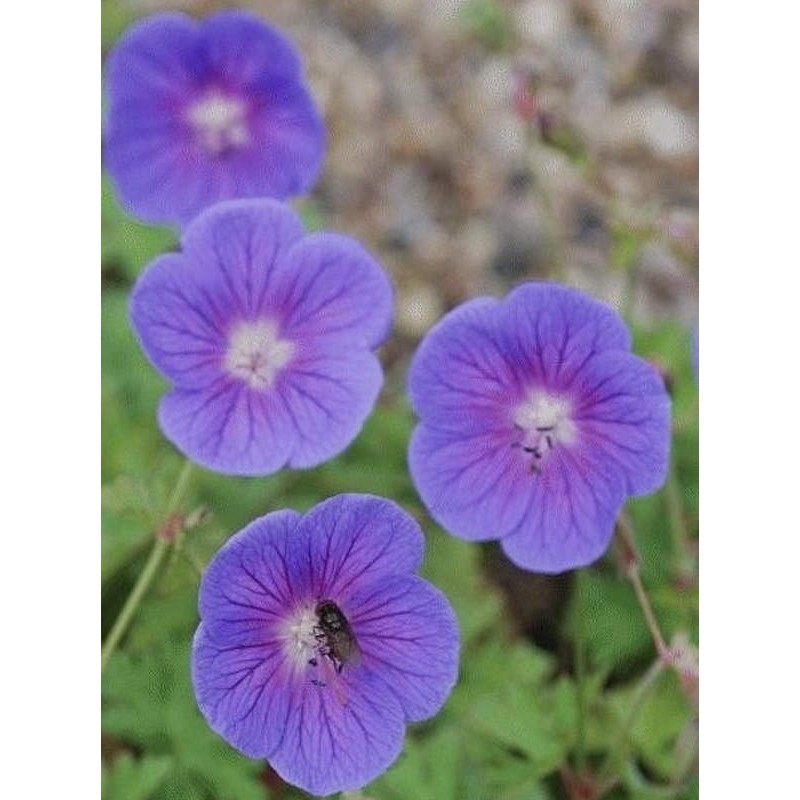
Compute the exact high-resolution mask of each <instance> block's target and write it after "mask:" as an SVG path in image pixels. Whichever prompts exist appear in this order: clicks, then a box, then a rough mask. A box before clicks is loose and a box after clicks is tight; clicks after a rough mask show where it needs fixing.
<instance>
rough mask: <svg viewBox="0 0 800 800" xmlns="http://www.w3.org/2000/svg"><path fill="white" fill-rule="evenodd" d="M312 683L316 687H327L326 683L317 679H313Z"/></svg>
mask: <svg viewBox="0 0 800 800" xmlns="http://www.w3.org/2000/svg"><path fill="white" fill-rule="evenodd" d="M311 683H313V684H314V686H319V687H320V688H322V687H324V686H325V682H324V681H321V680H318V679H317V678H312V679H311Z"/></svg>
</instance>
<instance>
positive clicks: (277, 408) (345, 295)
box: [130, 199, 392, 475]
mask: <svg viewBox="0 0 800 800" xmlns="http://www.w3.org/2000/svg"><path fill="white" fill-rule="evenodd" d="M181 244H182V248H183V252H182V253H181V254H169V255H164V256H160V257H159V258H157V259H156V260H155V261H154V262H153V263H152V264H151V265H150V266H149V267H148V268H147V269H146V270H145V272H144V273H143V274H142V275H141V277H140V278H139V281H138V283H137V284H136V287H135V288H134V290H133V294H132V296H131V307H130V313H131V320H132V322H133V326H134V328H135V330H136V333H137V335H138V337H139V341H140V343H141V345H142V347H143V349H144V351H145V353H146V354H147V356H148V357H149V358H150V360H151V361H152V362H153V364H154V365H155V366H156V368H157V369H158V370H160V371H161V372H162V373H163V374H164V375H165V376H166V377H167V378H168V379H169V380H171V381H172V383H173V384H174V387H175V388H174V389H173V391H172V392H170V393H169V394H168V395H166V396H165V397H164V398H163V399H162V401H161V405H160V407H159V423H160V425H161V429H162V430H163V431H164V434H165V435H166V436H167V438H168V439H170V440H171V441H172V442H173V443H174V444H175V445H176V446H177V447H178V448H179V449H180V450H181V451H182V452H183V453H184V454H186V455H187V456H188V457H189V458H191V459H193V460H194V461H196V462H198V463H199V464H202V465H203V466H206V467H208V468H209V469H213V470H216V471H218V472H225V473H230V474H238V475H265V474H268V473H271V472H275V471H276V470H278V469H280V468H282V467H284V466H287V465H288V466H291V467H311V466H314V465H316V464H319V463H321V462H322V461H325V460H326V459H328V458H330V457H331V456H333V455H335V454H336V453H338V452H340V451H341V450H343V449H344V448H345V447H347V445H348V444H350V442H351V441H352V440H353V439H354V438H355V437H356V435H357V434H358V432H359V430H360V429H361V426H362V424H363V422H364V420H365V419H366V417H367V416H368V414H369V413H370V411H371V410H372V407H373V405H374V403H375V399H376V398H377V396H378V392H379V390H380V387H381V384H382V381H383V374H382V372H381V367H380V364H379V362H378V359H377V358H376V356H375V355H374V353H373V352H372V351H373V350H374V349H375V348H376V347H377V346H378V345H379V344H380V343H381V342H382V341H383V339H384V338H385V337H386V335H387V333H388V330H389V326H390V324H391V317H392V289H391V285H390V283H389V280H388V278H387V276H386V274H385V273H384V271H383V270H382V269H381V268H380V266H379V265H378V264H377V262H376V261H375V260H374V259H373V258H372V257H371V256H370V255H369V253H367V251H366V250H364V248H363V247H361V245H360V244H358V243H357V242H356V241H354V240H353V239H350V238H348V237H346V236H340V235H338V234H334V233H316V234H312V235H309V236H304V235H303V227H302V225H301V223H300V220H299V219H298V217H297V215H296V214H295V213H294V212H293V211H292V210H291V209H289V208H287V207H286V206H284V205H283V204H282V203H278V202H277V201H274V200H266V199H265V200H232V201H229V202H226V203H220V204H218V205H216V206H214V207H213V208H211V209H209V210H208V211H206V212H204V213H203V214H201V215H200V216H199V217H198V218H197V219H195V220H194V221H193V222H192V223H191V224H190V225H189V226H188V227H187V228H186V230H185V231H184V233H183V236H182V239H181Z"/></svg>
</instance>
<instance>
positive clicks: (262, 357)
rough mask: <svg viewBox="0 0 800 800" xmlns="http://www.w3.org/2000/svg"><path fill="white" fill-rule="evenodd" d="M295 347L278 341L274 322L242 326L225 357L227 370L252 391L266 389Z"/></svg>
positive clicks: (262, 321) (233, 337)
mask: <svg viewBox="0 0 800 800" xmlns="http://www.w3.org/2000/svg"><path fill="white" fill-rule="evenodd" d="M293 353H294V345H293V344H292V343H291V342H290V341H287V340H286V339H281V338H279V337H278V326H277V325H276V324H275V323H274V322H272V321H271V320H259V321H258V322H243V323H241V324H240V325H239V326H238V327H237V328H235V329H234V330H233V333H232V334H231V336H230V339H229V340H228V349H227V351H226V353H225V360H224V366H225V369H226V370H227V371H228V372H229V373H230V374H231V375H234V376H236V377H237V378H239V379H241V380H243V381H244V382H245V383H246V384H247V385H248V386H250V388H252V389H266V388H267V387H269V386H271V385H272V383H273V381H274V380H275V376H276V375H277V374H278V372H279V371H280V370H281V368H282V367H284V366H286V364H287V363H288V361H289V359H290V358H291V357H292V354H293Z"/></svg>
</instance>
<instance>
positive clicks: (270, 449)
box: [158, 343, 383, 475]
mask: <svg viewBox="0 0 800 800" xmlns="http://www.w3.org/2000/svg"><path fill="white" fill-rule="evenodd" d="M382 381H383V373H382V371H381V367H380V364H379V362H378V360H377V359H376V358H375V356H374V355H373V354H372V353H369V352H366V351H364V350H362V349H361V346H360V345H358V344H357V343H352V346H351V347H349V348H347V347H341V346H336V347H334V346H333V345H328V346H326V347H318V348H316V349H315V350H314V351H312V352H303V353H299V354H298V355H297V356H296V357H294V359H293V360H292V362H291V363H290V364H289V365H288V366H287V367H286V368H285V369H284V370H282V371H281V372H280V374H279V375H278V376H277V378H276V381H275V383H274V384H273V385H272V386H270V387H269V388H268V389H266V390H264V391H257V390H252V389H250V387H248V386H247V385H246V384H244V383H242V382H241V381H239V380H236V379H234V378H232V377H228V376H226V375H224V374H223V375H221V377H219V378H218V379H217V381H216V382H215V383H213V384H210V385H209V386H207V387H204V388H202V389H199V390H195V389H184V388H182V387H177V388H176V389H175V390H173V391H172V392H170V393H169V394H167V395H166V396H165V397H163V398H162V400H161V404H160V406H159V414H158V419H159V424H160V425H161V429H162V430H163V432H164V434H165V435H166V436H167V438H168V439H169V440H170V441H172V442H173V443H174V444H175V445H176V447H178V449H179V450H181V451H182V452H183V453H184V454H185V455H187V456H188V457H189V458H191V459H192V460H194V461H197V463H199V464H202V465H203V466H205V467H207V468H208V469H213V470H216V471H217V472H223V473H226V474H231V475H267V474H269V473H272V472H275V471H277V470H279V469H281V468H283V467H285V466H287V465H288V466H291V467H294V468H306V467H312V466H316V465H317V464H320V463H322V462H323V461H325V460H327V459H328V458H331V457H332V456H333V455H335V454H336V453H338V452H340V451H341V450H343V449H344V448H345V447H347V446H348V445H349V444H350V443H351V442H352V441H353V439H355V437H356V436H357V435H358V433H359V431H360V430H361V427H362V425H363V424H364V420H365V419H366V417H367V416H368V415H369V413H370V411H371V410H372V408H373V406H374V404H375V400H376V398H377V396H378V393H379V391H380V387H381V383H382Z"/></svg>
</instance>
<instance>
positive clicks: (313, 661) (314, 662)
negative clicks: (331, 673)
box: [308, 658, 317, 667]
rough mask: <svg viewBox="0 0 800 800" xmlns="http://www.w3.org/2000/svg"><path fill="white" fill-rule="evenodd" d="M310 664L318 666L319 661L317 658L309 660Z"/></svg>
mask: <svg viewBox="0 0 800 800" xmlns="http://www.w3.org/2000/svg"><path fill="white" fill-rule="evenodd" d="M308 663H309V664H311V666H312V667H316V666H317V659H316V658H309V659H308Z"/></svg>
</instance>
